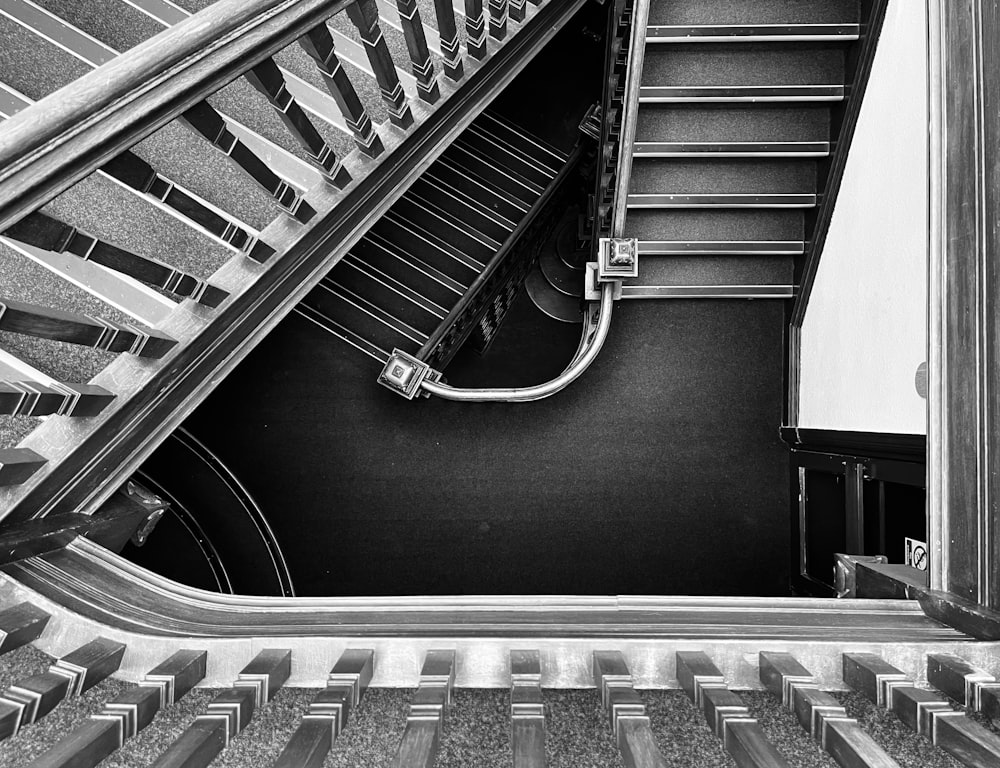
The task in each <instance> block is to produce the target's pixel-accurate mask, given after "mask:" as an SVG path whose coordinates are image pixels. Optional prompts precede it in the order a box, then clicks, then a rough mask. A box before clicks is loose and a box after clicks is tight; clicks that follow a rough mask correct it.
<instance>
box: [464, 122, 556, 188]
mask: <svg viewBox="0 0 1000 768" xmlns="http://www.w3.org/2000/svg"><path fill="white" fill-rule="evenodd" d="M471 129H472V131H473V132H474V133H477V134H479V135H481V136H483V137H485V138H486V139H488V140H489V141H491V142H493V143H494V145H495V147H496V149H499V150H500V151H502V152H503V153H505V154H508V155H510V156H511V158H512V159H516V160H517V161H518V162H521V163H527V164H528V165H530V166H533V167H536V168H542V169H544V170H545V172H546V173H548V174H550V175H551V176H555V175H556V174H557V173H559V169H560V168H561V167H562V166H563V164H564V163H565V162H566V156H565V155H562V154H556V153H550V152H549V151H547V150H546V149H545V148H543V147H542V146H540V145H538V144H536V143H535V141H534V139H533V137H532V136H530V135H529V134H527V133H526V132H524V131H523V130H521V129H520V128H518V127H516V126H514V125H513V124H511V123H508V122H500V121H498V120H496V119H492V120H484V119H482V118H480V119H478V120H476V122H474V123H473V124H472V126H471Z"/></svg>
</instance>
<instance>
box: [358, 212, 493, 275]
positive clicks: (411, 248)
mask: <svg viewBox="0 0 1000 768" xmlns="http://www.w3.org/2000/svg"><path fill="white" fill-rule="evenodd" d="M401 202H403V201H400V202H398V203H396V205H397V206H400V207H399V208H398V209H396V206H393V208H391V209H390V211H389V213H390V215H389V216H383V217H382V218H381V219H379V221H377V222H376V223H375V225H374V226H373V227H372V228H371V230H370V232H372V233H375V234H377V235H378V236H379V237H380V238H381V240H382V241H383V242H384V243H386V244H388V245H389V246H390V247H393V248H395V249H397V250H398V252H399V253H400V254H402V255H404V256H408V255H413V256H416V257H418V258H419V259H420V260H421V261H423V262H424V263H426V264H428V265H430V266H431V267H433V268H434V269H437V270H439V271H440V272H442V273H443V274H445V275H447V276H448V277H449V278H451V279H452V280H455V281H456V282H457V283H459V284H461V285H462V286H464V287H468V286H470V285H472V281H473V280H475V279H476V275H478V274H479V270H478V268H477V267H476V266H475V265H473V264H472V263H470V262H469V260H468V258H464V259H463V258H462V256H463V252H462V251H461V249H460V248H459V247H458V245H457V244H455V243H454V242H453V241H449V240H447V239H446V238H447V235H448V232H447V230H445V229H443V228H442V229H441V230H438V231H436V232H435V231H428V230H427V229H426V226H425V225H426V222H424V221H416V220H414V219H412V218H411V217H410V216H409V214H410V213H411V211H416V212H417V213H420V211H419V209H417V208H416V206H412V207H411V206H409V205H406V206H402V205H400V203H401ZM397 211H398V212H397ZM484 252H485V249H483V248H480V249H479V255H480V256H482V254H483V253H484ZM471 255H473V254H470V253H466V254H465V256H466V257H468V256H471Z"/></svg>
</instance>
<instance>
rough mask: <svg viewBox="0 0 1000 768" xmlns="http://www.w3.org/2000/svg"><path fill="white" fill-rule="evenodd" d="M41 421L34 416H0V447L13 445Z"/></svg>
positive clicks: (11, 446)
mask: <svg viewBox="0 0 1000 768" xmlns="http://www.w3.org/2000/svg"><path fill="white" fill-rule="evenodd" d="M41 423H42V420H41V419H39V418H35V417H34V416H0V448H13V447H15V446H16V445H18V444H19V443H20V442H21V441H22V440H24V438H26V437H27V436H28V435H30V434H31V433H32V432H33V431H34V429H35V427H37V426H38V425H39V424H41Z"/></svg>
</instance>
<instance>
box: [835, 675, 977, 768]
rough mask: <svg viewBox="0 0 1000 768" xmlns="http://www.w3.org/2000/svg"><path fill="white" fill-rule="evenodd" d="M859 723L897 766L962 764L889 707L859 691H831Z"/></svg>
mask: <svg viewBox="0 0 1000 768" xmlns="http://www.w3.org/2000/svg"><path fill="white" fill-rule="evenodd" d="M833 694H834V696H836V697H837V699H839V700H840V703H841V705H842V706H843V707H844V709H846V710H847V716H848V717H853V718H856V719H857V721H858V723H859V724H860V725H861V727H862V728H863V729H864V730H865V732H866V733H868V735H869V736H871V737H872V738H873V739H874V740H875V742H876V743H878V744H879V745H880V746H881V747H882V748H883V749H885V751H886V752H888V753H889V754H890V755H892V757H893V758H895V760H896V761H897V762H898V763H899V765H900V768H962V766H963V763H961V762H960V761H959V760H957V759H956V758H954V757H952V756H951V755H949V754H948V753H946V752H945V751H944V750H942V749H939V748H938V747H935V746H934V745H933V744H932V743H931V742H930V741H929V740H928V739H927V738H926V737H924V736H918V735H917V734H915V733H914V732H913V730H912V729H911V728H910V727H909V726H907V725H904V724H903V723H902V722H901V721H900V720H899V718H898V717H896V715H894V714H893V713H892V712H890V711H889V710H886V709H883V708H881V707H878V706H876V705H875V704H873V703H871V702H870V701H868V699H866V698H864V697H863V696H861V695H860V694H858V693H855V692H853V691H851V692H840V691H835V692H833Z"/></svg>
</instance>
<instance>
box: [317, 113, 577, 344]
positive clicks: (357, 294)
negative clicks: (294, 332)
mask: <svg viewBox="0 0 1000 768" xmlns="http://www.w3.org/2000/svg"><path fill="white" fill-rule="evenodd" d="M567 157H568V156H567V155H565V154H564V153H562V152H560V151H558V150H557V149H554V148H552V147H550V146H548V145H547V144H545V143H544V142H543V141H542V140H541V139H538V138H536V137H533V136H531V135H530V134H528V133H526V132H525V131H523V130H522V129H520V128H518V127H517V126H515V125H514V124H513V123H511V122H509V121H507V120H506V119H504V118H502V117H500V116H498V115H496V114H494V113H492V112H487V113H484V114H483V115H481V116H480V117H479V118H478V119H477V120H476V121H475V122H474V123H472V125H471V126H469V128H468V129H467V130H466V131H464V132H463V133H462V135H461V136H460V137H459V139H458V140H457V141H456V142H455V143H454V144H453V145H452V146H451V147H449V148H448V149H447V150H446V151H445V152H444V154H443V155H442V156H441V157H440V158H438V160H436V161H435V162H434V164H433V165H431V167H430V168H429V169H428V170H427V171H426V172H425V173H424V175H423V176H422V177H421V178H420V180H419V181H418V182H417V183H416V184H414V185H413V187H412V188H410V190H409V191H407V193H406V194H405V195H404V196H403V197H402V198H401V199H400V200H398V201H397V202H396V203H395V204H394V205H393V206H392V207H391V208H390V209H389V211H388V212H387V213H386V215H385V216H383V217H382V218H381V219H380V220H379V221H378V223H376V224H375V225H374V226H373V227H372V228H371V230H369V232H368V234H367V235H365V237H364V238H363V239H362V240H361V241H360V242H359V243H358V244H357V245H356V246H355V247H354V248H353V249H352V250H351V252H350V253H349V254H348V255H347V256H346V257H345V258H344V259H343V260H342V261H341V262H339V263H338V264H337V266H335V267H334V268H333V269H332V270H331V271H330V273H329V274H328V275H327V276H326V277H325V278H324V280H323V282H322V283H321V284H320V285H319V286H318V287H317V288H315V289H314V290H313V291H312V292H311V293H310V294H309V295H308V296H307V297H306V298H305V299H304V300H303V301H302V303H301V304H300V305H299V307H298V308H297V311H298V312H299V313H300V314H302V315H304V316H305V317H307V318H308V319H310V320H312V321H313V322H315V323H317V324H318V325H320V326H321V327H323V328H325V329H326V330H328V331H330V332H331V333H332V334H333V335H335V336H337V337H338V338H340V339H343V340H344V341H346V342H347V343H348V344H351V345H352V346H354V347H356V348H357V349H359V350H361V351H362V352H364V353H366V354H368V355H370V356H371V357H373V358H375V359H376V360H378V361H379V362H382V363H384V362H385V361H386V360H388V358H389V354H390V353H391V352H392V350H393V349H401V350H403V351H404V352H408V353H410V354H416V353H417V352H418V351H419V350H420V348H421V346H422V345H423V344H424V342H426V341H427V340H428V338H429V337H430V336H431V334H432V333H433V332H434V330H435V329H436V328H437V327H438V325H439V324H441V323H442V322H444V321H445V319H446V318H447V317H448V313H449V312H450V311H451V310H452V309H453V308H454V307H455V305H456V304H458V302H459V301H460V300H461V298H462V297H463V296H464V295H465V294H466V293H467V292H468V291H469V289H470V287H471V286H472V284H473V282H474V281H475V280H476V278H477V277H478V276H479V275H480V274H481V273H482V272H483V270H484V269H485V268H486V265H487V264H488V263H489V262H490V260H491V259H492V258H493V256H494V255H495V254H497V253H498V252H499V251H500V249H501V246H502V245H503V244H504V243H505V242H506V241H507V240H508V239H511V238H515V237H517V235H518V228H519V226H520V225H521V224H522V222H523V221H524V220H525V218H526V216H527V214H528V212H529V210H530V209H531V208H532V206H533V205H534V204H535V202H536V201H537V200H538V199H539V198H540V197H541V196H542V194H543V193H544V192H545V189H546V187H547V186H548V185H550V184H551V183H553V180H554V179H555V178H556V176H557V175H558V173H559V170H560V169H561V168H562V166H563V165H564V164H565V162H566V161H567Z"/></svg>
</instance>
